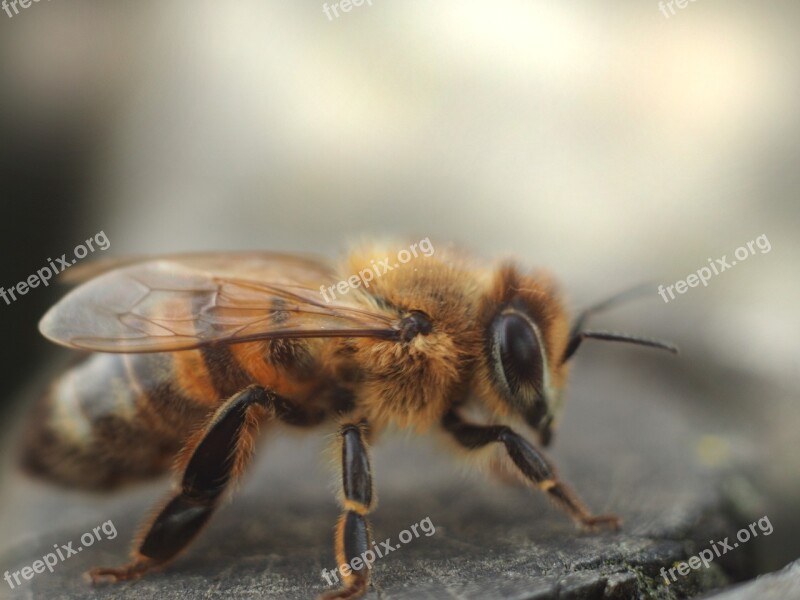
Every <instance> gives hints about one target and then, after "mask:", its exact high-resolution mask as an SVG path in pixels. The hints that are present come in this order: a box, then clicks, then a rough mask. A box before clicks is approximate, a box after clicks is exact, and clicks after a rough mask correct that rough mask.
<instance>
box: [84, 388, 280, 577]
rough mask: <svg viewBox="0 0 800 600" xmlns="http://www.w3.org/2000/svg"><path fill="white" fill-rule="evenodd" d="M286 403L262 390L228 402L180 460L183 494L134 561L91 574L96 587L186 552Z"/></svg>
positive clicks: (143, 538)
mask: <svg viewBox="0 0 800 600" xmlns="http://www.w3.org/2000/svg"><path fill="white" fill-rule="evenodd" d="M285 406H286V402H285V400H283V399H282V398H280V397H278V396H276V395H275V394H273V393H271V392H269V391H267V390H265V389H264V388H262V387H259V386H251V387H248V388H246V389H245V390H242V391H241V392H238V393H237V394H235V395H233V396H232V397H231V398H230V399H228V400H227V401H226V402H225V403H224V404H222V406H220V408H219V409H218V410H217V411H216V412H215V413H214V415H213V416H212V417H211V418H210V419H209V421H208V423H207V424H206V426H205V427H204V428H203V429H201V430H200V431H199V432H198V433H197V434H195V435H194V436H192V437H191V438H190V439H189V441H188V442H187V443H186V445H185V447H184V449H183V451H182V453H181V454H180V458H179V459H178V462H177V470H178V471H181V470H182V472H183V475H182V478H181V483H180V491H178V492H177V493H176V494H173V495H172V496H170V497H169V499H168V500H167V502H166V503H165V504H164V505H163V506H162V508H161V509H160V510H158V512H157V513H156V516H155V517H154V518H152V519H150V520H148V521H146V522H145V526H144V527H143V528H142V530H141V534H140V536H139V538H138V539H139V542H138V543H136V544H135V546H134V550H133V551H132V553H131V559H132V560H131V562H130V563H129V564H127V565H125V566H122V567H117V568H104V567H99V568H95V569H92V570H91V571H89V572H88V573H87V574H86V575H87V577H88V578H89V579H90V580H91V581H92V582H94V583H97V582H100V581H112V582H114V581H124V580H128V579H137V578H139V577H141V576H142V575H144V574H145V573H147V572H148V571H156V570H160V569H162V568H163V567H164V566H166V564H167V563H169V562H170V561H172V560H173V559H174V558H175V557H176V556H177V555H178V554H179V553H180V552H181V551H182V550H184V549H185V548H186V547H187V546H188V545H189V543H190V542H191V541H192V540H193V539H194V537H195V536H196V535H197V534H198V533H199V532H200V530H201V529H202V528H203V527H204V526H205V524H206V523H207V522H208V520H209V518H210V517H211V515H212V514H213V513H214V511H215V510H216V508H217V506H218V504H219V500H220V498H221V497H222V495H223V492H224V491H225V490H226V488H227V487H228V484H229V482H230V481H231V480H232V479H235V478H236V477H237V476H238V475H239V474H240V473H241V471H242V470H243V469H244V467H245V465H246V463H247V460H248V459H249V458H250V455H251V453H252V449H253V437H254V435H255V433H256V430H257V428H258V422H259V420H260V419H263V418H264V417H268V416H273V417H274V416H276V415H277V416H280V413H281V411H282V407H285Z"/></svg>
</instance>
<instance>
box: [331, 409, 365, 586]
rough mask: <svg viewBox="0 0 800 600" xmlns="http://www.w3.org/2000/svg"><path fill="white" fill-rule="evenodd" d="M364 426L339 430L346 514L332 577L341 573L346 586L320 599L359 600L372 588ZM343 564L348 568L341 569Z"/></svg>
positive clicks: (338, 533)
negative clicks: (368, 560)
mask: <svg viewBox="0 0 800 600" xmlns="http://www.w3.org/2000/svg"><path fill="white" fill-rule="evenodd" d="M365 427H366V426H365V425H364V424H362V425H361V426H359V425H355V424H346V425H343V426H342V428H341V429H340V431H339V441H340V443H341V447H342V488H343V492H344V497H343V501H342V508H343V509H344V512H343V513H342V516H341V517H340V518H339V523H338V525H337V526H336V560H337V563H338V565H339V568H338V569H336V570H334V573H333V576H334V579H335V580H336V581H338V576H337V575H336V573H337V572H339V573H340V574H341V576H342V579H343V583H344V585H343V587H342V588H341V589H339V590H335V591H331V592H327V593H325V594H323V595H322V596H321V597H320V598H321V600H347V599H355V598H360V597H361V596H363V595H364V594H365V593H366V591H367V586H368V585H369V571H370V568H371V564H367V562H366V561H365V560H364V559H365V558H366V555H367V552H368V551H369V547H370V545H371V544H372V535H371V533H370V527H369V521H367V518H366V515H367V514H368V513H369V512H370V510H371V509H372V508H373V506H374V493H373V488H372V472H371V468H370V463H369V455H368V454H367V444H366V442H365V440H364V433H365ZM354 559H355V560H354ZM373 560H374V554H373ZM356 561H358V562H356ZM344 565H347V566H346V567H345V568H344V569H343V568H341V567H342V566H344ZM326 573H327V571H326ZM326 578H327V577H326ZM328 579H329V578H328Z"/></svg>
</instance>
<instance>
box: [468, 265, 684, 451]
mask: <svg viewBox="0 0 800 600" xmlns="http://www.w3.org/2000/svg"><path fill="white" fill-rule="evenodd" d="M636 291H639V288H637V289H636V290H631V292H636ZM631 292H626V293H624V294H620V295H618V296H615V297H613V298H611V299H609V300H606V301H604V302H602V303H600V304H597V305H595V306H593V307H591V308H589V309H587V310H585V311H584V312H583V313H581V314H580V315H579V316H578V318H577V319H576V320H575V322H574V324H573V325H572V326H570V325H569V322H568V319H567V316H566V312H565V310H564V308H563V302H562V300H561V298H560V295H559V294H558V291H557V289H556V287H555V285H554V283H553V282H552V279H550V277H548V276H545V275H531V276H527V275H522V274H520V273H519V272H518V271H517V269H516V268H515V267H513V266H510V265H507V266H505V267H503V268H502V269H500V270H499V272H498V274H497V279H496V281H495V283H494V286H493V288H492V293H491V295H490V297H489V298H488V299H487V301H486V302H485V303H484V310H483V314H484V322H485V323H486V332H485V336H484V340H485V343H484V362H485V371H486V377H484V378H483V380H484V382H485V385H484V392H488V394H487V393H484V396H487V395H488V397H489V398H493V399H494V402H493V408H494V409H495V411H496V412H497V413H498V414H501V415H504V414H508V413H509V412H513V413H514V414H516V415H518V416H520V417H522V419H524V421H525V422H526V423H527V424H528V425H529V426H530V427H532V428H533V429H534V430H536V432H537V433H538V434H539V438H540V440H541V443H542V444H543V445H545V446H546V445H548V444H549V443H550V441H551V438H552V433H553V426H554V424H555V423H556V422H557V421H558V418H559V417H560V413H561V407H562V390H563V387H564V383H565V380H566V377H567V372H568V367H567V363H568V361H569V359H570V358H571V357H572V355H573V354H574V353H575V351H576V350H577V349H578V346H579V345H580V343H581V341H582V340H584V339H587V338H593V339H600V340H606V341H618V342H627V343H632V344H637V345H641V346H650V347H655V348H661V349H664V350H669V351H670V352H677V349H676V348H675V346H673V345H672V344H669V343H666V342H660V341H658V340H652V339H649V338H641V337H636V336H631V335H627V334H622V333H614V332H608V331H588V330H585V329H584V328H583V325H584V323H585V321H586V319H587V318H588V316H589V315H590V314H592V313H594V312H597V311H599V310H602V309H605V308H608V307H609V306H611V305H613V304H615V303H616V302H618V301H619V300H621V299H623V298H625V297H627V296H629V295H631ZM486 383H488V385H486ZM487 387H488V388H489V389H488V390H487V389H486V388H487Z"/></svg>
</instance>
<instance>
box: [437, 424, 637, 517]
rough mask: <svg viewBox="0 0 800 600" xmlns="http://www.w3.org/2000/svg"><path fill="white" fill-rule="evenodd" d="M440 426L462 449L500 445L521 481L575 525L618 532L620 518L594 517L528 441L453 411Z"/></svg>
mask: <svg viewBox="0 0 800 600" xmlns="http://www.w3.org/2000/svg"><path fill="white" fill-rule="evenodd" d="M442 426H443V427H444V429H445V430H446V431H448V432H449V433H450V434H451V435H452V436H453V437H454V438H455V440H456V441H457V442H458V443H459V444H461V445H462V446H463V447H464V448H467V449H469V450H474V449H478V448H482V447H484V446H486V445H488V444H491V443H494V442H498V443H502V444H503V445H504V446H505V448H506V451H507V453H508V456H509V458H511V461H512V462H513V463H514V465H515V466H516V467H517V469H518V470H519V471H520V472H521V474H522V475H523V476H524V478H525V479H526V480H527V481H529V482H530V483H532V484H534V485H535V486H537V487H538V488H539V489H540V490H542V491H543V492H545V493H547V495H548V496H550V498H551V499H552V500H553V501H554V502H555V504H556V505H557V506H558V507H559V508H560V509H561V510H563V511H564V512H566V513H567V514H568V515H569V516H570V518H572V520H573V521H575V523H577V524H578V525H580V526H581V527H583V528H585V529H598V528H607V529H618V528H619V527H620V525H622V519H621V518H620V517H618V516H616V515H613V514H608V515H593V514H592V513H591V511H590V510H589V509H588V508H586V506H585V505H584V504H583V502H581V501H580V500H579V499H578V496H577V494H575V492H574V491H572V489H571V488H570V487H569V486H568V485H567V484H565V483H564V482H562V481H560V480H559V479H558V476H557V475H556V471H555V469H554V468H553V467H552V466H551V465H550V463H549V461H548V460H547V459H546V458H545V457H544V455H543V454H542V453H541V452H540V451H539V450H537V449H536V448H535V447H534V446H533V445H532V444H531V443H530V442H528V441H527V440H526V439H525V438H523V437H522V436H521V435H519V434H518V433H515V432H514V431H513V430H512V429H511V428H510V427H506V426H505V425H474V424H472V423H467V422H466V421H463V420H462V419H461V417H460V416H458V415H457V414H456V413H454V412H450V413H448V414H447V415H445V417H444V419H443V421H442Z"/></svg>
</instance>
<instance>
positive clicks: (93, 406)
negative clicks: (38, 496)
mask: <svg viewBox="0 0 800 600" xmlns="http://www.w3.org/2000/svg"><path fill="white" fill-rule="evenodd" d="M171 360H172V359H171V357H170V355H168V354H153V355H132V356H131V355H117V354H95V355H92V356H90V357H89V358H88V359H87V360H85V361H84V362H83V363H81V364H80V365H78V366H77V367H74V368H73V369H70V370H69V371H67V372H65V373H64V374H63V375H61V376H60V377H59V378H58V379H57V380H56V381H55V382H54V384H53V385H52V387H51V388H50V390H49V391H48V393H47V395H46V396H45V397H44V398H42V399H41V400H40V402H39V404H38V406H37V408H36V411H35V414H34V419H33V421H32V423H31V427H30V429H29V431H28V435H27V437H26V439H25V440H24V447H23V453H22V461H23V466H24V467H25V468H26V469H27V470H28V471H29V472H31V473H32V474H35V475H39V476H43V477H45V478H47V479H50V480H53V481H56V482H58V483H61V484H64V485H68V486H76V487H82V488H93V489H110V488H114V487H117V486H118V485H120V484H122V483H126V482H129V481H134V480H140V479H145V478H149V477H152V476H155V475H159V474H161V473H163V472H164V471H166V470H167V469H168V468H169V467H170V465H171V464H172V461H173V459H174V456H175V454H176V453H177V451H178V450H179V448H180V445H181V443H182V441H183V440H184V438H185V437H186V435H187V434H188V433H189V432H190V431H191V428H192V426H193V425H195V424H197V423H199V422H201V421H202V419H203V418H204V417H205V415H206V414H207V413H208V410H209V409H208V407H204V406H202V405H199V404H197V403H196V402H191V401H189V400H188V399H186V398H183V397H182V396H181V395H180V393H179V392H177V391H176V390H175V389H173V387H172V386H171V384H170V381H171V379H172V375H171V369H170V364H171ZM137 372H138V373H139V375H138V377H137Z"/></svg>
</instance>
